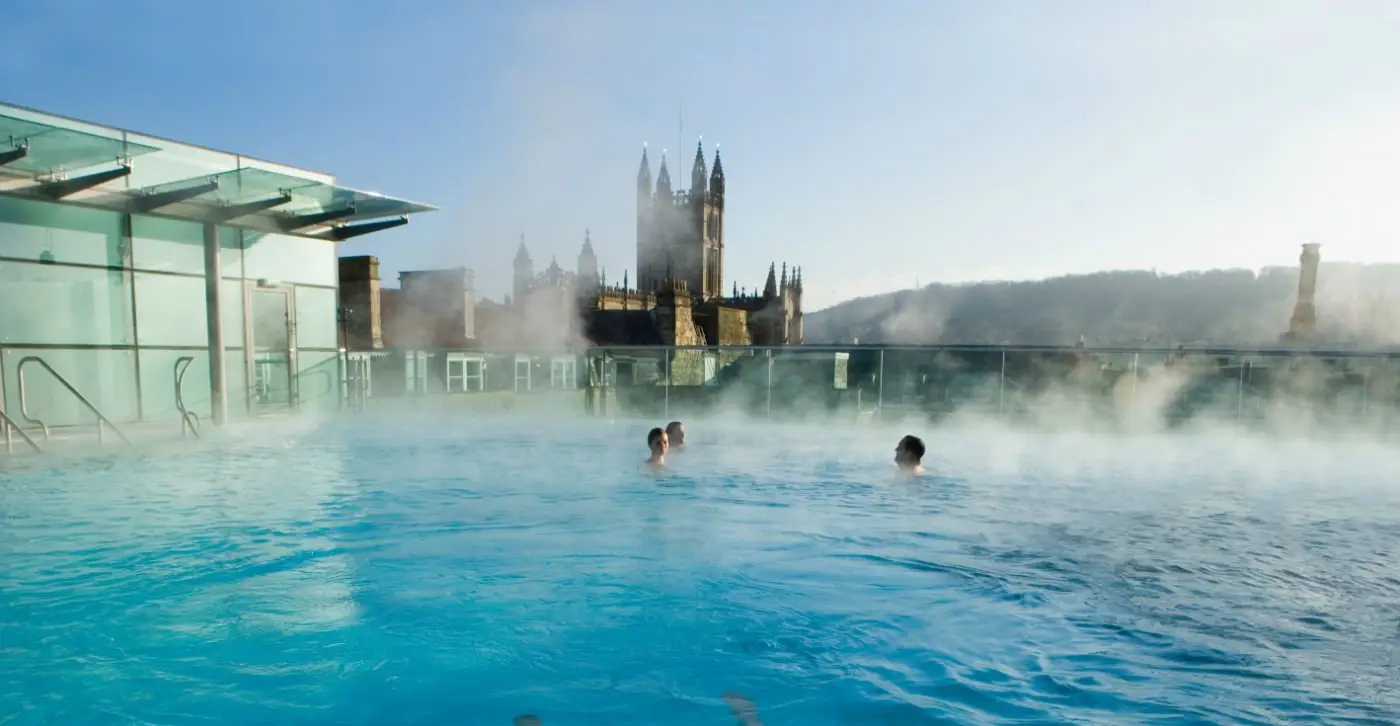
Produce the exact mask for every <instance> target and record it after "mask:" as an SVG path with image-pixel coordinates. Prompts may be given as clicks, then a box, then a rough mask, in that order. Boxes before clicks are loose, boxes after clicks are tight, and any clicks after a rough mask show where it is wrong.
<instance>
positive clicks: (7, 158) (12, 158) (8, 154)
mask: <svg viewBox="0 0 1400 726" xmlns="http://www.w3.org/2000/svg"><path fill="white" fill-rule="evenodd" d="M26 156H29V144H28V143H22V144H18V145H16V146H15V147H14V148H13V149H10V150H8V151H0V166H4V165H6V164H13V163H14V162H16V161H19V160H20V159H23V158H24V157H26Z"/></svg>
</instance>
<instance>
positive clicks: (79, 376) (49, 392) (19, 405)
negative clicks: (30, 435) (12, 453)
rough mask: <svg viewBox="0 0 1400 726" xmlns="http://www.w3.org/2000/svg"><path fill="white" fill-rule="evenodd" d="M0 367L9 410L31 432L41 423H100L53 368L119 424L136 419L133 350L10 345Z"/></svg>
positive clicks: (68, 424)
mask: <svg viewBox="0 0 1400 726" xmlns="http://www.w3.org/2000/svg"><path fill="white" fill-rule="evenodd" d="M36 359H37V360H36ZM37 361H42V363H40V362H37ZM45 363H46V364H48V365H49V366H50V367H52V368H53V373H50V372H49V371H48V370H47V369H45V368H44V365H43V364H45ZM21 368H22V370H21ZM0 369H3V371H4V378H5V412H6V413H8V414H10V417H11V418H13V419H14V420H15V422H16V423H17V424H19V425H20V426H23V427H25V428H27V429H30V430H31V431H34V430H38V429H40V428H41V424H42V425H47V426H49V427H50V428H53V427H60V426H91V425H93V424H95V423H96V422H97V417H96V416H95V415H94V414H93V413H92V411H90V410H88V408H87V406H85V405H83V403H82V402H81V401H79V400H78V398H77V397H76V396H74V395H73V394H72V393H70V392H68V390H67V389H65V388H64V387H63V385H62V384H61V383H59V382H58V380H57V379H56V378H55V377H54V373H57V374H58V375H60V376H62V377H63V378H64V380H66V381H68V383H69V384H70V385H71V386H73V388H75V389H77V390H78V392H79V393H81V394H82V395H83V397H84V398H86V399H87V400H88V401H90V402H91V403H92V405H93V406H95V407H97V410H99V411H101V412H102V413H103V414H104V415H105V416H107V418H108V419H110V420H112V421H113V422H115V423H117V424H121V423H125V422H130V421H135V420H136V418H137V400H136V397H137V392H136V352H135V351H133V350H114V349H97V350H74V349H71V348H49V349H45V350H42V351H37V350H18V349H14V348H6V349H4V351H3V353H0ZM21 372H23V374H24V377H23V380H21V379H20V373H21ZM21 384H22V386H21ZM21 393H22V394H23V395H21Z"/></svg>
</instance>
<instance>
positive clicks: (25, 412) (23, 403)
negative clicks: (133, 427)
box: [15, 355, 131, 444]
mask: <svg viewBox="0 0 1400 726" xmlns="http://www.w3.org/2000/svg"><path fill="white" fill-rule="evenodd" d="M30 363H38V364H39V365H40V366H41V367H43V369H44V370H46V371H48V372H49V375H51V376H53V378H54V380H56V381H58V382H59V384H61V385H62V386H63V387H64V388H67V389H68V392H69V393H71V394H73V397H74V398H77V399H78V402H79V403H81V404H83V405H84V406H87V409H88V410H89V411H91V412H92V413H93V415H94V416H97V443H99V444H101V443H103V442H104V441H105V439H104V438H103V428H102V425H103V424H106V425H107V426H108V427H110V428H111V429H112V433H114V434H116V435H117V438H119V439H121V440H122V441H125V442H126V443H128V444H130V443H131V439H128V438H127V437H126V434H124V433H122V431H121V429H119V428H117V425H116V424H114V423H112V420H111V419H109V418H107V417H106V416H104V415H102V412H101V411H99V410H97V407H96V406H94V405H92V401H89V400H88V399H87V396H84V395H83V394H81V393H79V392H78V389H76V388H74V387H73V384H71V383H69V382H68V379H67V378H64V377H63V376H61V375H59V373H58V371H56V370H54V369H53V366H51V365H49V364H48V361H45V360H44V359H43V358H40V357H39V356H37V355H31V356H27V357H24V358H21V359H20V361H19V364H18V365H17V366H16V367H15V377H16V378H18V379H19V415H20V418H23V419H24V420H25V421H28V422H29V423H32V424H35V425H36V426H39V427H40V428H42V429H43V431H44V440H45V441H47V440H48V439H49V425H48V424H46V423H44V422H43V421H40V420H39V419H37V418H34V417H33V416H30V415H29V403H28V401H27V400H25V396H24V367H25V366H27V365H29V364H30Z"/></svg>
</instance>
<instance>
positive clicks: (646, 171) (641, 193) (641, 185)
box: [637, 144, 651, 199]
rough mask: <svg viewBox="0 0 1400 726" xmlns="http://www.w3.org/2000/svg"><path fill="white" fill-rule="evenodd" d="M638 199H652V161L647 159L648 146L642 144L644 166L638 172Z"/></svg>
mask: <svg viewBox="0 0 1400 726" xmlns="http://www.w3.org/2000/svg"><path fill="white" fill-rule="evenodd" d="M637 198H638V199H651V161H649V160H648V159H647V145H646V144H642V166H641V168H640V169H638V170H637Z"/></svg>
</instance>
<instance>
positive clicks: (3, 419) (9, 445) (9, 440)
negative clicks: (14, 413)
mask: <svg viewBox="0 0 1400 726" xmlns="http://www.w3.org/2000/svg"><path fill="white" fill-rule="evenodd" d="M0 426H4V427H5V453H7V454H13V453H15V440H14V438H13V437H11V435H10V434H11V432H17V433H19V437H20V438H21V439H24V443H26V444H29V448H31V449H33V450H34V451H35V453H39V454H42V453H44V450H43V449H42V448H40V446H39V444H38V443H37V442H36V441H34V439H33V438H31V437H30V436H29V434H27V433H25V431H24V429H22V428H20V426H19V424H17V423H15V421H14V419H12V418H10V415H9V414H7V413H5V409H3V408H0Z"/></svg>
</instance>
